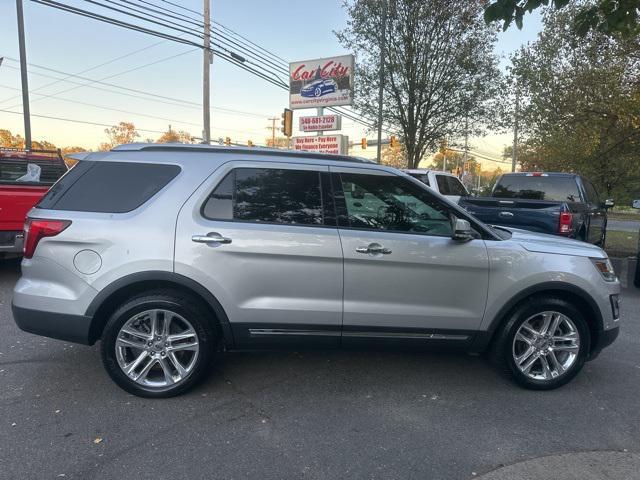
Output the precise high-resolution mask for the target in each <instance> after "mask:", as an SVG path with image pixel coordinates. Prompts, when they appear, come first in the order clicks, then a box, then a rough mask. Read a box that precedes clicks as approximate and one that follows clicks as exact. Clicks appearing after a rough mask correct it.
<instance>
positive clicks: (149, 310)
mask: <svg viewBox="0 0 640 480" xmlns="http://www.w3.org/2000/svg"><path fill="white" fill-rule="evenodd" d="M214 350H215V334H214V330H213V328H212V327H211V324H210V322H209V320H208V318H207V310H206V309H205V308H203V307H202V306H201V304H200V303H199V302H198V301H197V300H196V299H195V298H192V297H190V296H185V295H183V294H181V293H179V292H173V291H153V292H147V293H144V294H141V295H138V296H135V297H133V298H131V299H129V300H128V301H126V302H125V303H124V304H123V305H122V306H121V307H120V308H118V309H117V310H116V311H115V312H114V313H113V315H112V316H111V318H110V319H109V321H108V323H107V325H106V327H105V329H104V332H103V335H102V345H101V351H102V360H103V363H104V366H105V368H106V370H107V372H108V373H109V375H110V376H111V378H112V379H113V380H114V381H115V382H116V383H117V384H118V385H119V386H120V387H122V388H123V389H124V390H126V391H127V392H129V393H133V394H134V395H138V396H142V397H158V398H160V397H171V396H174V395H179V394H181V393H184V392H186V391H187V390H189V389H190V388H192V387H194V386H195V385H196V384H197V383H198V382H200V381H201V380H202V379H203V378H204V377H205V376H206V374H207V371H208V367H209V363H210V361H211V358H212V355H213V352H214Z"/></svg>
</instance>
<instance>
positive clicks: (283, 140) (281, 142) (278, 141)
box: [264, 137, 290, 148]
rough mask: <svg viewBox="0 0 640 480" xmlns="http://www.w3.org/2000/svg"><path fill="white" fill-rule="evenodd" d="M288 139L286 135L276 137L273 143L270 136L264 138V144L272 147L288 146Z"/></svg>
mask: <svg viewBox="0 0 640 480" xmlns="http://www.w3.org/2000/svg"><path fill="white" fill-rule="evenodd" d="M289 143H290V142H289V139H288V138H287V137H276V138H275V143H274V142H273V139H272V138H271V137H268V138H265V139H264V144H265V145H266V146H267V147H272V148H289Z"/></svg>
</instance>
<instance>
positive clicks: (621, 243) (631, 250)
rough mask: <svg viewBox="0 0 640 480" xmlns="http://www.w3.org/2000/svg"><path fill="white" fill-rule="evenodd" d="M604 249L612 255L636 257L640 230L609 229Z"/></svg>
mask: <svg viewBox="0 0 640 480" xmlns="http://www.w3.org/2000/svg"><path fill="white" fill-rule="evenodd" d="M604 249H605V250H606V251H607V253H608V254H609V256H610V257H635V255H636V253H637V252H638V232H615V231H612V230H607V242H606V244H605V247H604Z"/></svg>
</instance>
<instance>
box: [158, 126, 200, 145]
mask: <svg viewBox="0 0 640 480" xmlns="http://www.w3.org/2000/svg"><path fill="white" fill-rule="evenodd" d="M156 142H157V143H193V137H192V136H191V134H190V133H189V132H185V131H183V130H172V129H171V128H169V130H167V131H166V132H164V133H163V134H162V135H161V136H160V138H158V140H156Z"/></svg>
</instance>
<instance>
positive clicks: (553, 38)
mask: <svg viewBox="0 0 640 480" xmlns="http://www.w3.org/2000/svg"><path fill="white" fill-rule="evenodd" d="M579 8H580V7H576V6H569V7H567V8H565V9H563V10H562V11H561V12H553V13H548V14H547V15H545V17H544V30H543V32H542V33H541V34H540V37H539V40H538V41H536V42H535V43H533V44H532V45H530V46H528V47H525V48H523V49H522V50H521V51H520V52H519V53H518V54H517V55H515V56H514V58H513V59H512V62H513V65H512V67H511V77H512V80H513V81H514V82H517V84H518V88H519V89H520V92H521V97H522V102H521V115H520V126H521V130H522V141H521V144H520V146H519V150H518V161H519V163H520V164H521V165H522V167H523V169H525V170H544V171H573V172H578V173H581V174H583V175H585V176H586V177H588V178H590V179H591V180H592V181H593V182H594V183H595V184H596V187H597V188H598V190H599V191H600V193H601V194H602V195H603V196H606V197H611V196H615V197H616V200H617V202H618V203H626V202H628V201H629V200H630V199H631V197H633V196H636V195H638V194H640V192H639V191H638V186H639V185H640V82H639V78H640V43H639V42H638V37H633V38H628V37H610V36H608V35H607V34H606V33H603V32H599V31H591V32H589V33H588V34H587V35H586V36H585V37H583V38H579V37H578V36H577V33H576V32H575V30H574V29H573V18H574V17H575V14H576V12H577V11H579ZM508 153H510V152H508Z"/></svg>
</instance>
